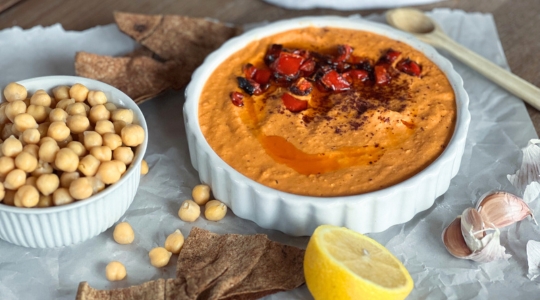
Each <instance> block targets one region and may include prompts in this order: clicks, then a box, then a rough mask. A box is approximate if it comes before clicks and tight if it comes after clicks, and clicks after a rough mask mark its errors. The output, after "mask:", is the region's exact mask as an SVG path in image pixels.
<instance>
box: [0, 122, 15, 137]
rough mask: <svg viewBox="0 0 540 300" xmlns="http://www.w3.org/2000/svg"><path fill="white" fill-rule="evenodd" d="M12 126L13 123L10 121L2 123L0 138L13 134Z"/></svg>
mask: <svg viewBox="0 0 540 300" xmlns="http://www.w3.org/2000/svg"><path fill="white" fill-rule="evenodd" d="M13 127H14V125H13V124H12V123H7V124H5V125H4V128H2V139H4V140H6V139H7V138H9V137H10V136H12V135H14V133H13Z"/></svg>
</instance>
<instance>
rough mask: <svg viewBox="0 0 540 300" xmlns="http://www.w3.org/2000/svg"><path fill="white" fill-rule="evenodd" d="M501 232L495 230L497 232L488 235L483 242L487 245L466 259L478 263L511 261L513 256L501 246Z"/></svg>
mask: <svg viewBox="0 0 540 300" xmlns="http://www.w3.org/2000/svg"><path fill="white" fill-rule="evenodd" d="M500 235H501V233H500V231H499V229H497V228H495V231H494V232H492V233H489V234H487V235H486V236H485V237H484V238H483V239H482V242H483V243H484V244H485V246H484V248H482V249H480V250H478V251H476V252H474V253H473V254H471V255H469V256H468V257H465V258H467V259H471V260H474V261H477V262H491V261H495V260H499V259H505V260H507V259H509V258H510V257H512V255H510V254H507V253H506V248H504V247H503V246H501V239H500Z"/></svg>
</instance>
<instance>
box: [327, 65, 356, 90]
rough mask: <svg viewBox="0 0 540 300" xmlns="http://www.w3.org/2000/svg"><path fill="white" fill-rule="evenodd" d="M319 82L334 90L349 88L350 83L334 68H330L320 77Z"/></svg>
mask: <svg viewBox="0 0 540 300" xmlns="http://www.w3.org/2000/svg"><path fill="white" fill-rule="evenodd" d="M321 83H322V84H323V85H324V86H325V87H327V88H328V89H331V90H333V91H336V92H341V91H346V90H348V89H350V88H351V84H350V83H349V82H348V81H347V80H346V79H345V78H343V77H342V76H341V75H339V73H338V72H336V70H330V71H328V72H326V73H325V74H324V75H323V76H322V77H321Z"/></svg>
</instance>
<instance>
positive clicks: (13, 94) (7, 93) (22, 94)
mask: <svg viewBox="0 0 540 300" xmlns="http://www.w3.org/2000/svg"><path fill="white" fill-rule="evenodd" d="M27 95H28V91H27V90H26V88H25V87H24V86H22V85H20V84H18V83H16V82H11V83H9V84H8V85H6V87H5V88H4V97H5V98H6V100H7V101H8V102H13V101H18V100H24V99H26V96H27Z"/></svg>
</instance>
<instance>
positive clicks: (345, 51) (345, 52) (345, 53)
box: [334, 45, 354, 62]
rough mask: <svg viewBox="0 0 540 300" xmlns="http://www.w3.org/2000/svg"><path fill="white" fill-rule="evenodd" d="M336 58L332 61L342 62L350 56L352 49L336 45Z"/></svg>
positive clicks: (347, 46)
mask: <svg viewBox="0 0 540 300" xmlns="http://www.w3.org/2000/svg"><path fill="white" fill-rule="evenodd" d="M337 50H338V56H337V57H336V58H335V59H334V61H335V62H344V61H346V60H347V59H349V57H350V56H351V53H352V52H353V50H354V49H353V48H352V47H351V46H349V45H338V48H337Z"/></svg>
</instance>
